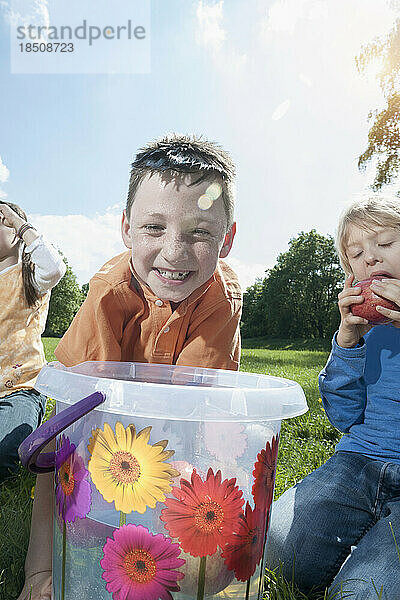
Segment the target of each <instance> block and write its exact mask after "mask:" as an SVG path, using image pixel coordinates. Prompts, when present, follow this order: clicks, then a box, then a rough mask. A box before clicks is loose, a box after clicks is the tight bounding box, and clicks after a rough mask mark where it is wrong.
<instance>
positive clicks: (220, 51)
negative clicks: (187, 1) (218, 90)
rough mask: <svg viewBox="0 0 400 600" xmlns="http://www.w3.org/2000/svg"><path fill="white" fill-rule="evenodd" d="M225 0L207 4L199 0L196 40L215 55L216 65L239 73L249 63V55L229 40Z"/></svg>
mask: <svg viewBox="0 0 400 600" xmlns="http://www.w3.org/2000/svg"><path fill="white" fill-rule="evenodd" d="M223 9H224V2H223V0H220V1H219V2H216V3H215V2H214V3H213V4H207V3H206V2H203V0H199V2H198V4H197V9H196V19H197V27H196V32H195V33H196V41H197V43H198V44H199V45H200V46H203V47H204V48H206V49H207V50H208V51H209V52H210V53H211V55H212V56H213V59H214V63H215V66H216V67H217V68H218V69H219V70H222V71H223V72H224V73H225V71H229V72H230V73H237V71H240V70H241V69H242V68H243V67H244V65H246V63H247V56H246V54H244V53H240V52H238V51H237V49H236V48H235V47H234V46H233V45H232V43H231V42H230V41H229V40H228V36H227V33H226V30H225V29H224V27H223V17H224V11H223Z"/></svg>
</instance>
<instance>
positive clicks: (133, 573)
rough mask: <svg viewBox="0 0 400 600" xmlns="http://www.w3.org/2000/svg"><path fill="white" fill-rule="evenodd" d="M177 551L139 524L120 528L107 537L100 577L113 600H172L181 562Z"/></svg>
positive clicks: (167, 541)
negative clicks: (110, 536)
mask: <svg viewBox="0 0 400 600" xmlns="http://www.w3.org/2000/svg"><path fill="white" fill-rule="evenodd" d="M180 552H181V550H180V548H179V546H178V544H173V543H172V541H171V539H170V538H167V537H166V536H164V535H162V534H161V533H159V534H157V535H154V534H152V533H150V532H149V530H148V529H147V528H146V527H143V526H142V525H133V524H131V523H129V524H128V525H123V526H122V527H121V528H120V529H116V530H115V531H114V533H113V537H112V538H107V542H106V543H105V545H104V547H103V554H104V557H103V558H102V560H101V561H100V565H101V567H102V569H103V574H102V578H103V579H104V580H105V581H106V582H107V584H106V588H107V590H108V591H109V592H110V593H112V597H113V600H138V599H140V600H159V599H160V598H161V599H162V600H172V595H171V592H178V591H179V589H180V588H179V585H178V581H179V580H181V579H182V578H183V577H184V575H183V573H182V572H181V571H178V570H177V569H179V567H181V566H182V565H183V564H184V563H185V561H184V560H183V559H182V558H179V555H180Z"/></svg>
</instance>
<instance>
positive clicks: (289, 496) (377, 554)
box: [267, 451, 400, 600]
mask: <svg viewBox="0 0 400 600" xmlns="http://www.w3.org/2000/svg"><path fill="white" fill-rule="evenodd" d="M390 523H391V524H392V527H393V531H394V534H395V536H396V539H397V543H398V545H399V546H400V465H397V464H394V463H389V462H382V461H379V460H374V459H371V458H368V457H366V456H363V455H362V454H358V453H355V452H342V451H339V452H337V453H336V454H334V455H333V456H332V457H331V458H330V459H329V460H328V461H327V462H326V463H325V464H324V465H323V466H322V467H320V468H319V469H317V470H316V471H314V472H313V473H311V474H310V475H308V476H307V477H305V478H304V479H303V480H302V481H300V482H299V483H298V484H297V485H295V486H294V487H292V488H291V489H289V490H287V491H286V492H285V493H284V494H283V495H282V496H281V497H280V498H279V499H278V500H277V501H276V502H274V503H273V508H272V516H271V522H270V529H269V534H268V544H267V566H268V568H270V569H274V568H275V567H277V566H278V565H279V563H280V562H281V563H282V564H283V574H284V576H285V577H286V579H288V580H291V579H292V574H293V573H294V581H295V583H296V584H297V585H298V587H299V588H300V589H301V590H302V591H303V592H304V593H307V592H309V590H310V589H311V588H313V587H315V588H325V587H328V586H330V591H335V592H337V591H338V590H340V586H341V585H342V586H343V587H342V589H343V592H347V593H346V594H345V593H343V598H351V599H352V600H367V599H368V600H372V599H375V600H376V598H378V595H377V594H376V593H375V591H374V585H375V587H376V589H377V591H378V593H379V592H380V590H381V587H382V586H383V593H382V595H381V596H379V597H380V598H382V600H394V599H396V598H400V558H399V556H398V554H397V551H396V546H395V542H394V539H393V535H392V532H391V529H390ZM337 597H338V598H340V597H341V596H340V593H339V595H338V596H337Z"/></svg>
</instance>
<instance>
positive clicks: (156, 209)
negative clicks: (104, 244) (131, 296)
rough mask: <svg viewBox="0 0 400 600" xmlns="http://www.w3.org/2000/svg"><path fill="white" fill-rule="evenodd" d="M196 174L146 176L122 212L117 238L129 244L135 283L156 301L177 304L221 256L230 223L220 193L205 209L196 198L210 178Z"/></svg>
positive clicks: (231, 234) (206, 276)
mask: <svg viewBox="0 0 400 600" xmlns="http://www.w3.org/2000/svg"><path fill="white" fill-rule="evenodd" d="M199 179H200V174H199V173H195V174H182V175H180V176H178V177H176V176H173V175H170V174H169V173H163V174H162V175H160V174H158V173H156V174H154V175H151V176H150V175H146V177H145V178H144V179H143V181H142V182H141V183H140V185H139V187H138V189H137V191H136V194H135V198H134V201H133V204H132V207H131V213H130V218H129V219H128V218H127V215H126V212H125V211H124V213H123V217H122V238H123V241H124V244H125V246H126V247H127V248H131V249H132V264H133V268H134V269H135V272H136V274H137V275H138V277H139V279H140V281H141V283H144V284H146V285H148V286H149V287H150V289H151V290H152V292H153V293H154V294H155V295H156V296H158V297H159V298H161V299H162V300H169V301H171V302H172V303H179V302H181V301H182V300H184V299H185V298H187V297H188V296H190V294H191V293H192V292H193V291H194V290H196V289H197V288H198V287H200V286H201V285H203V283H205V282H206V281H207V280H208V279H209V278H210V277H211V276H212V274H213V273H214V271H215V268H216V266H217V262H218V257H219V256H221V257H222V258H223V257H225V256H227V255H228V253H229V251H230V249H231V246H232V242H233V238H234V235H235V225H233V226H232V227H231V229H230V230H229V231H228V233H227V231H226V229H227V218H226V214H225V209H224V204H223V200H222V195H220V196H219V198H217V199H216V200H214V201H213V202H212V204H211V206H210V207H209V208H207V209H205V210H204V209H202V208H200V207H199V204H200V206H202V202H201V201H200V202H199V198H201V197H202V196H204V194H206V191H207V189H208V188H209V187H210V185H211V184H212V183H213V182H214V183H215V181H216V179H215V178H214V179H207V180H203V181H200V182H199Z"/></svg>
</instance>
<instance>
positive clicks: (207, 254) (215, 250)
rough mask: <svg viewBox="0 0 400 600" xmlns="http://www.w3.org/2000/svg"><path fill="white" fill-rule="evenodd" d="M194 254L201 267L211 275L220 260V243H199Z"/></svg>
mask: <svg viewBox="0 0 400 600" xmlns="http://www.w3.org/2000/svg"><path fill="white" fill-rule="evenodd" d="M194 254H195V256H196V261H197V264H198V265H199V267H200V269H201V270H202V271H203V272H207V273H209V276H211V275H212V273H213V272H214V271H215V267H216V265H217V262H218V255H219V247H218V244H204V245H203V244H202V245H200V244H199V245H197V246H196V248H194Z"/></svg>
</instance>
